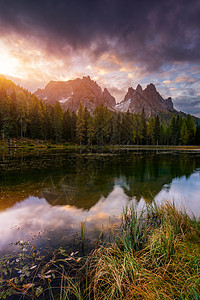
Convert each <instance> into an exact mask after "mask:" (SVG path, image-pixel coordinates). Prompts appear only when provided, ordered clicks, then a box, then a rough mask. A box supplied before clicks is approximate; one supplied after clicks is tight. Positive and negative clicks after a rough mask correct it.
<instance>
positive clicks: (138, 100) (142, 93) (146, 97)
mask: <svg viewBox="0 0 200 300" xmlns="http://www.w3.org/2000/svg"><path fill="white" fill-rule="evenodd" d="M115 108H116V110H118V111H123V112H126V111H128V110H129V112H131V113H138V112H139V113H142V111H143V109H144V112H145V115H146V116H151V115H156V114H157V113H159V112H165V113H167V112H169V111H174V108H173V103H172V100H171V98H168V99H166V100H164V99H163V98H162V96H161V95H160V94H159V93H158V92H157V90H156V87H155V85H153V84H152V83H151V84H149V85H148V86H147V87H146V89H144V90H142V87H141V85H138V86H137V88H136V90H134V89H133V88H132V87H131V88H129V89H128V92H127V94H126V95H125V97H124V100H123V101H122V102H120V103H119V104H117V105H116V106H115Z"/></svg>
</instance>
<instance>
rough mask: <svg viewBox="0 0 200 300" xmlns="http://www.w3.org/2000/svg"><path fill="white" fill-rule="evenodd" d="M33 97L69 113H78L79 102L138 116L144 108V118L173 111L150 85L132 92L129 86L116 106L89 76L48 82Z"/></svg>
mask: <svg viewBox="0 0 200 300" xmlns="http://www.w3.org/2000/svg"><path fill="white" fill-rule="evenodd" d="M34 94H35V95H36V96H37V97H38V98H40V99H42V100H44V101H46V102H49V103H55V102H57V101H59V102H60V103H61V105H62V107H63V109H65V110H67V109H70V110H73V111H77V110H78V108H79V105H80V102H81V103H82V104H83V106H84V107H87V109H88V110H89V111H93V110H94V109H95V108H96V106H98V105H100V104H101V103H103V104H104V105H106V106H107V107H108V108H109V109H111V110H116V111H121V112H127V111H129V112H131V113H141V112H142V111H143V109H144V112H145V115H146V116H148V117H149V116H151V115H156V114H158V113H168V112H175V111H176V110H175V109H174V107H173V102H172V99H171V98H168V99H163V97H162V96H161V95H160V94H159V92H158V91H157V90H156V87H155V85H154V84H152V83H151V84H149V85H148V86H147V87H146V88H145V89H144V90H143V89H142V87H141V85H138V86H137V88H136V89H133V88H132V87H130V88H129V89H128V92H127V94H126V95H125V97H124V99H123V100H122V101H121V102H120V103H118V104H117V103H116V100H115V98H114V97H113V96H112V95H111V94H110V92H109V91H108V90H107V89H106V88H105V89H104V90H102V89H101V87H100V86H99V85H98V84H97V83H96V82H95V81H93V80H92V79H91V78H90V77H89V76H87V77H83V78H82V79H81V78H77V79H74V80H69V81H50V82H49V83H48V84H47V85H46V87H45V88H44V89H38V90H37V91H36V92H35V93H34Z"/></svg>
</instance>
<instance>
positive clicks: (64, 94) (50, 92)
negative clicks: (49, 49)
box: [35, 76, 116, 111]
mask: <svg viewBox="0 0 200 300" xmlns="http://www.w3.org/2000/svg"><path fill="white" fill-rule="evenodd" d="M35 95H36V96H37V97H38V98H40V99H43V100H45V101H47V102H49V103H55V102H57V101H59V102H60V103H61V105H62V107H63V108H64V109H72V110H74V111H77V110H78V108H79V105H80V101H81V102H82V104H83V106H85V107H87V108H88V109H89V110H90V111H92V110H94V109H95V107H96V106H98V105H99V104H101V103H104V104H105V105H106V106H108V107H109V108H112V107H114V106H115V104H116V101H115V98H114V97H113V96H112V95H111V94H110V93H109V91H108V90H107V89H104V91H102V89H101V87H100V86H99V85H98V84H97V83H96V82H95V81H93V80H92V79H91V78H90V76H84V77H83V78H76V79H74V80H68V81H50V82H49V83H48V84H47V85H46V87H45V88H44V89H38V90H37V91H36V92H35Z"/></svg>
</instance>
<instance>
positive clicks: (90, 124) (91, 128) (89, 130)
mask: <svg viewBox="0 0 200 300" xmlns="http://www.w3.org/2000/svg"><path fill="white" fill-rule="evenodd" d="M94 134H95V129H94V118H93V117H92V116H90V117H89V119H88V126H87V140H88V144H89V145H90V146H91V145H92V143H93V141H94Z"/></svg>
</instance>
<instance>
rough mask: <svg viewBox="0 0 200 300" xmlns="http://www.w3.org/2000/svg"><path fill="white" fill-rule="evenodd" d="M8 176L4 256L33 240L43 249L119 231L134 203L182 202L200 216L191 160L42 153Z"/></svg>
mask: <svg viewBox="0 0 200 300" xmlns="http://www.w3.org/2000/svg"><path fill="white" fill-rule="evenodd" d="M5 161H6V166H4V164H2V166H3V167H1V169H0V176H1V177H0V178H1V181H0V251H1V252H4V251H6V249H7V248H8V244H9V242H16V241H18V240H25V241H26V240H30V241H32V242H33V243H35V244H36V245H37V246H38V247H42V248H43V249H44V248H46V249H49V248H55V247H57V246H58V245H61V244H65V245H69V244H73V243H76V242H77V240H76V239H77V238H78V235H79V234H80V230H81V222H85V221H86V233H87V232H88V234H87V239H88V240H89V241H91V242H92V241H93V240H95V238H97V236H98V234H99V232H100V231H101V229H102V225H103V226H104V228H106V226H108V227H109V226H118V225H119V223H120V218H119V216H120V214H121V212H122V209H123V207H125V206H126V205H127V204H128V203H130V201H134V202H135V203H136V204H138V203H139V205H140V206H141V207H142V206H143V204H144V202H145V201H146V202H151V201H152V200H153V199H154V198H155V199H156V200H157V201H163V200H168V199H169V200H174V201H175V202H176V203H178V204H180V205H184V206H185V207H186V208H188V209H190V210H192V211H193V212H194V213H195V215H196V216H200V199H199V195H200V176H199V174H200V172H199V170H200V169H199V168H200V158H199V156H198V155H191V154H186V153H185V154H183V153H167V154H162V152H160V153H155V152H151V153H148V152H146V153H144V152H142V151H141V152H137V153H136V152H130V153H126V154H124V153H120V154H117V155H116V154H114V155H110V154H109V155H108V156H106V155H104V156H100V155H99V156H98V155H95V154H94V155H70V154H65V153H64V154H63V153H60V154H52V153H50V154H48V155H47V154H41V155H38V156H32V157H30V156H27V157H26V156H25V157H23V159H22V158H21V157H20V158H19V157H12V156H7V157H6V158H5V157H4V163H5Z"/></svg>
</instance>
